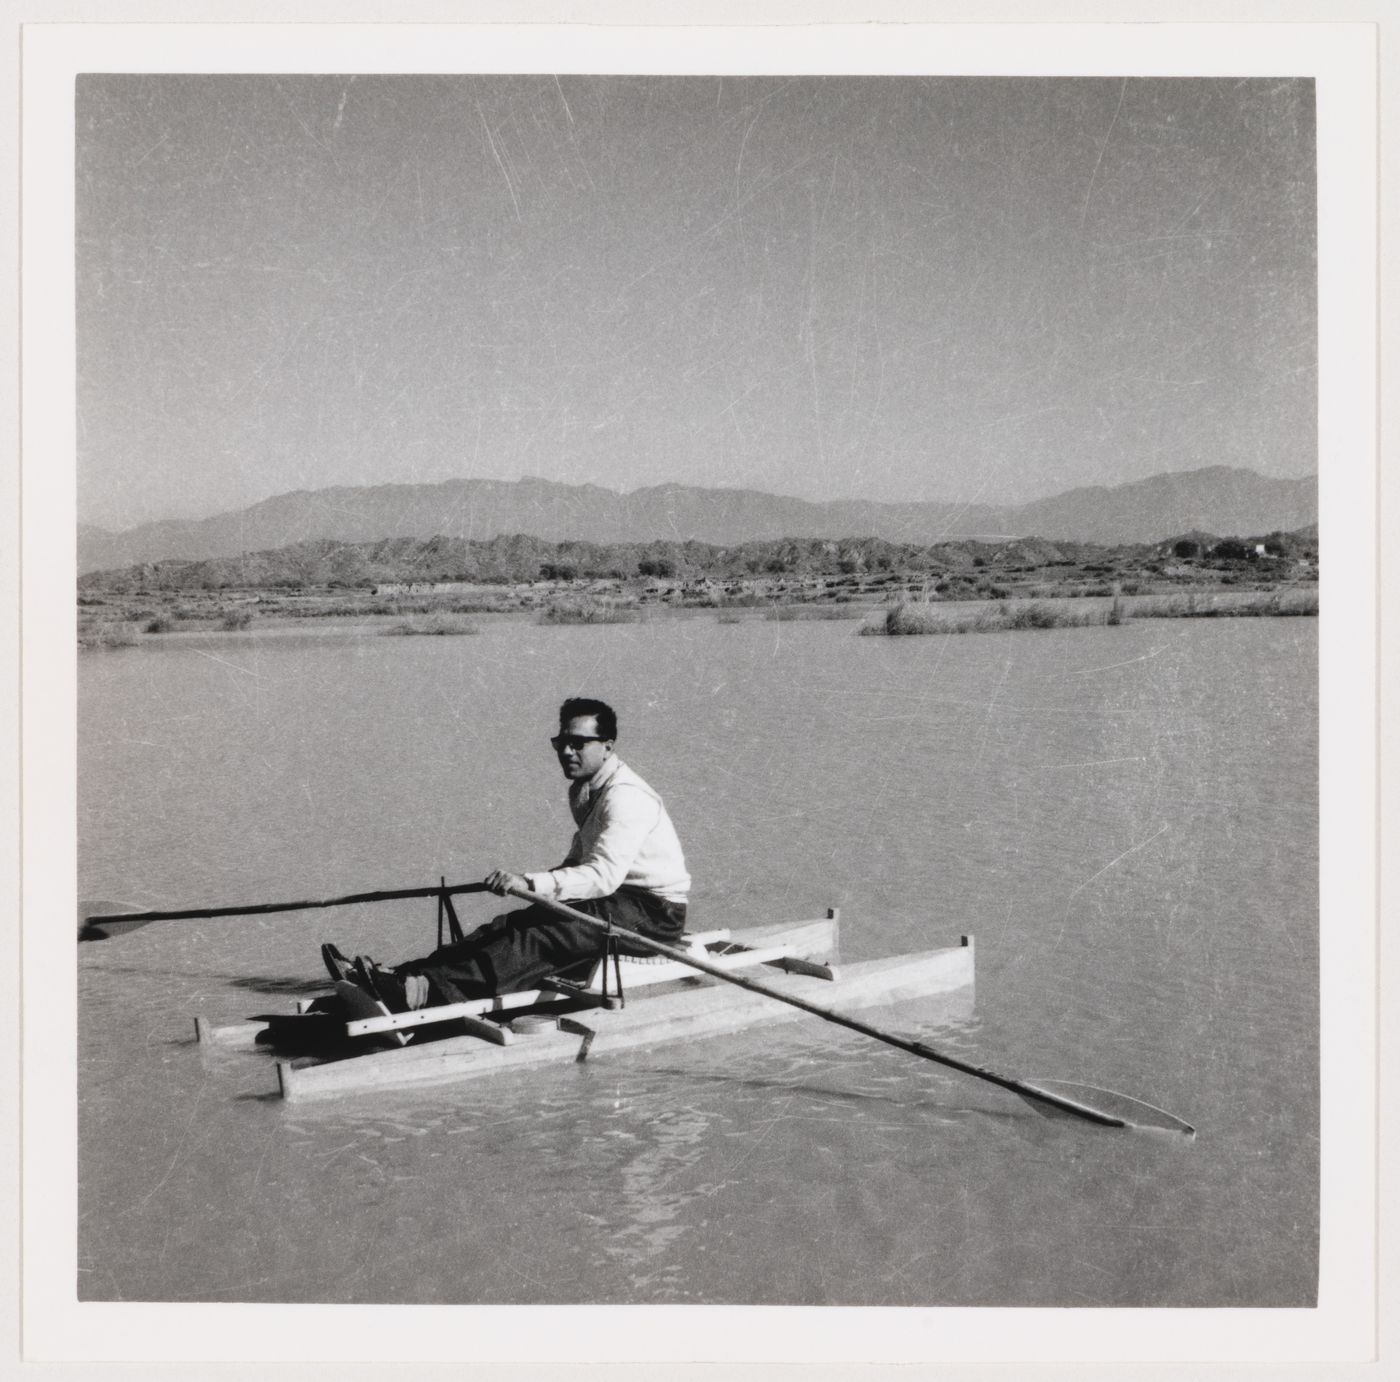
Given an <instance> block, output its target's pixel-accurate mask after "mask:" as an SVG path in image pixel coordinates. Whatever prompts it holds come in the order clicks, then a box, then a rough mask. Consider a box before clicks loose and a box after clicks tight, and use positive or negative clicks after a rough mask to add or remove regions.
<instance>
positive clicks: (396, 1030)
mask: <svg viewBox="0 0 1400 1382" xmlns="http://www.w3.org/2000/svg"><path fill="white" fill-rule="evenodd" d="M838 920H839V918H838V915H837V913H836V912H835V911H834V910H833V911H832V912H830V913H829V914H828V915H827V917H825V918H824V919H821V920H817V921H806V922H797V923H793V924H790V925H786V926H768V927H759V928H756V929H753V930H739V931H733V932H730V931H727V930H720V931H707V932H702V933H698V934H696V935H692V936H687V937H685V938H684V940H683V942H681V943H680V946H679V947H678V948H682V949H684V950H685V951H686V952H687V953H688V954H689V955H691V956H693V957H695V958H696V959H698V960H700V961H701V962H702V963H703V964H705V965H707V966H709V967H710V968H711V969H718V970H723V971H724V972H725V973H726V974H729V975H731V976H732V977H733V980H734V981H735V982H743V981H744V978H745V976H751V977H752V978H753V979H754V980H756V981H758V982H760V983H761V984H762V986H763V988H765V989H767V990H769V991H770V992H772V993H781V994H784V995H786V996H787V997H788V998H790V999H792V1000H796V1001H798V1002H803V1001H805V1002H806V1003H808V1004H813V1005H817V1006H818V1007H820V1008H828V1007H830V1008H839V1009H841V1010H842V1011H844V1012H852V1011H856V1010H859V1009H868V1008H871V1007H879V1006H887V1005H894V1004H899V1003H908V1002H910V1001H911V1000H915V999H926V998H931V997H935V996H938V995H950V996H951V995H956V996H957V997H958V998H960V999H962V1000H963V1002H961V1003H959V1004H958V1007H959V1010H960V1012H962V1011H964V1010H970V1007H971V1000H972V992H973V982H974V950H973V945H972V941H971V938H970V937H966V936H965V937H963V938H962V943H961V944H960V945H956V946H951V947H949V948H947V949H942V950H933V951H927V952H924V953H920V954H914V955H900V956H895V957H892V958H889V959H883V960H869V961H866V962H863V963H860V964H855V965H851V966H850V967H849V968H844V969H841V970H839V971H838V970H837V969H836V968H835V962H836V956H837V937H838ZM336 989H337V992H338V993H339V994H340V996H341V999H342V1005H341V1006H342V1011H340V1012H339V1013H329V1012H326V1011H316V1010H315V1007H316V1005H314V1004H313V1003H312V1002H307V1003H303V1004H301V1005H300V1010H299V1011H298V1012H296V1013H287V1014H282V1015H276V1014H274V1015H268V1016H264V1017H259V1018H256V1019H253V1020H251V1021H248V1022H244V1023H239V1024H237V1025H234V1026H227V1027H215V1026H211V1025H210V1024H209V1023H207V1022H206V1021H205V1020H203V1019H202V1018H197V1019H196V1020H195V1031H196V1035H197V1036H198V1039H199V1041H200V1042H201V1043H205V1044H207V1045H210V1046H222V1047H235V1048H236V1047H242V1048H244V1049H252V1048H268V1049H271V1050H272V1051H273V1053H274V1054H276V1055H278V1056H279V1059H278V1060H277V1077H278V1085H279V1088H280V1091H281V1094H282V1097H283V1098H285V1099H289V1100H306V1099H315V1098H321V1097H325V1096H329V1095H336V1094H346V1093H351V1092H354V1091H358V1090H371V1089H379V1088H389V1087H402V1086H413V1085H425V1084H436V1083H445V1082H450V1081H457V1080H467V1079H473V1078H476V1077H477V1076H482V1075H493V1074H496V1073H498V1072H501V1071H508V1070H524V1069H528V1068H530V1067H534V1066H540V1065H547V1064H558V1063H567V1062H570V1061H580V1060H583V1059H584V1058H585V1057H588V1058H589V1059H593V1058H595V1057H597V1056H599V1055H603V1054H607V1053H611V1052H615V1051H625V1050H631V1049H636V1048H641V1047H648V1046H657V1045H661V1044H662V1043H664V1042H669V1041H681V1040H687V1039H691V1040H693V1039H697V1038H702V1037H710V1036H719V1035H722V1034H725V1033H730V1032H737V1031H741V1030H743V1029H745V1028H748V1027H755V1026H760V1025H771V1024H774V1023H779V1022H784V1021H792V1020H794V1019H796V1018H799V1017H801V1016H803V1010H802V1009H801V1008H799V1007H793V1006H789V1004H788V1003H786V1002H781V1001H779V1002H775V1001H774V999H773V997H770V996H767V995H766V994H765V993H763V992H761V991H749V990H746V989H743V988H739V987H734V986H733V984H732V983H724V982H720V981H718V980H717V979H716V978H713V977H711V976H710V975H707V974H704V973H700V972H697V970H696V969H695V968H694V967H692V966H689V965H686V964H683V963H681V962H680V961H678V960H673V959H666V958H662V957H648V958H645V959H632V958H629V957H626V956H622V957H616V956H615V957H613V959H611V960H609V961H600V962H599V963H598V964H596V965H594V966H593V967H592V972H591V973H588V972H584V973H581V974H580V973H577V972H575V973H573V974H568V975H564V976H561V977H560V978H558V979H553V980H549V981H546V982H545V983H544V984H542V985H541V987H540V988H539V989H537V990H531V991H529V992H524V993H509V994H503V995H501V996H499V997H496V998H486V999H480V1000H477V1001H475V1002H469V1003H454V1004H450V1005H447V1006H443V1007H433V1008H424V1009H420V1010H418V1011H416V1012H409V1013H396V1014H391V1013H389V1012H388V1010H387V1009H385V1008H383V1007H382V1006H381V1005H379V1004H376V1003H375V1002H374V1000H373V999H371V998H369V996H368V995H366V994H364V993H363V991H362V990H360V989H357V988H355V986H354V985H352V984H342V985H337V986H336ZM619 992H620V996H619ZM320 1006H321V1007H322V1008H324V1007H325V1005H324V1004H321V1005H320ZM810 1010H811V1009H809V1011H810ZM294 1053H300V1054H294Z"/></svg>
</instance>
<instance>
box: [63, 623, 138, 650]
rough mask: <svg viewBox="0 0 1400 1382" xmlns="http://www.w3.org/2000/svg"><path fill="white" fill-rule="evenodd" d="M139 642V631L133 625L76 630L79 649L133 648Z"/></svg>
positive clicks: (98, 626) (99, 626) (94, 626)
mask: <svg viewBox="0 0 1400 1382" xmlns="http://www.w3.org/2000/svg"><path fill="white" fill-rule="evenodd" d="M140 642H141V630H140V629H139V628H137V626H136V625H135V624H128V623H120V624H112V623H103V624H93V625H89V626H88V627H87V628H80V629H79V630H78V647H80V648H91V649H104V648H134V647H136V646H137V644H139V643H140Z"/></svg>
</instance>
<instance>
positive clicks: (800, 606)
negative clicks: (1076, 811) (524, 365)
mask: <svg viewBox="0 0 1400 1382" xmlns="http://www.w3.org/2000/svg"><path fill="white" fill-rule="evenodd" d="M594 584H595V583H591V582H589V583H584V582H561V581H553V582H537V583H535V584H534V585H532V586H531V587H529V589H528V590H527V591H521V590H519V589H517V588H514V587H505V586H482V587H480V588H479V589H477V590H476V591H474V592H473V593H472V594H471V595H470V596H464V595H463V594H462V593H461V592H459V591H453V592H436V591H433V590H422V591H418V592H416V593H408V592H405V593H404V594H402V595H397V596H384V595H378V594H375V593H374V592H372V591H344V590H309V591H298V592H295V593H291V592H287V591H283V590H277V591H270V590H242V591H219V592H157V593H153V592H132V593H129V594H111V595H105V596H102V597H99V598H98V600H97V601H93V600H92V599H91V598H89V599H86V600H82V601H80V607H79V612H78V613H79V617H78V643H79V647H80V648H84V649H91V650H97V649H115V648H128V647H134V646H139V645H151V644H158V643H161V642H162V641H169V642H171V643H176V644H178V643H179V642H180V641H182V638H181V636H182V635H191V634H195V635H211V634H212V635H221V636H229V637H232V636H237V635H243V636H248V635H254V636H258V635H278V634H280V635H286V634H294V633H298V632H300V633H303V634H310V633H316V634H321V633H343V634H350V633H354V634H357V635H365V636H378V635H384V634H400V635H403V634H409V635H412V634H424V635H432V634H438V635H442V634H474V633H478V632H480V631H481V629H482V628H483V627H489V626H490V625H492V624H497V623H518V622H521V621H529V622H532V623H540V624H599V623H637V622H644V621H649V620H653V619H667V620H670V619H677V618H704V617H707V616H708V617H712V618H718V619H719V621H720V622H722V623H727V624H736V623H742V622H750V621H764V620H780V621H785V622H787V621H808V620H833V619H839V620H843V621H850V622H856V621H860V627H859V628H858V630H856V631H857V632H859V633H862V634H889V635H903V634H938V633H945V634H946V633H974V632H977V633H980V632H1004V631H1015V630H1021V629H1043V628H1064V627H1085V626H1090V625H1098V626H1103V625H1111V624H1116V623H1124V622H1128V621H1130V620H1138V619H1143V618H1220V617H1248V616H1255V617H1258V616H1270V615H1315V614H1317V612H1318V598H1317V582H1316V579H1311V580H1293V581H1284V582H1276V581H1268V580H1266V579H1257V580H1254V581H1249V582H1244V581H1241V580H1238V579H1237V580H1236V581H1234V582H1232V583H1230V584H1228V585H1227V584H1224V583H1222V582H1220V581H1218V580H1216V581H1192V582H1189V583H1183V582H1172V583H1161V582H1157V583H1143V582H1125V581H1118V582H1115V583H1114V585H1113V586H1103V585H1097V586H1094V587H1093V588H1091V589H1088V590H1086V589H1083V588H1076V587H1072V586H1070V585H1068V584H1066V585H1065V586H1063V587H1062V588H1059V589H1056V588H1054V587H1053V586H1047V585H1046V584H1045V583H1039V584H1037V585H1035V586H1033V587H1023V588H1021V589H1015V590H1010V591H1007V592H1006V593H1005V594H1002V593H995V594H991V595H986V594H978V595H975V596H973V597H972V598H968V599H957V598H947V597H945V596H939V595H937V594H934V593H932V592H931V591H929V592H928V593H927V594H925V591H926V590H927V583H923V582H918V581H913V582H901V583H899V584H897V585H894V584H892V585H888V586H884V587H876V588H867V589H865V590H852V589H851V588H849V587H842V586H839V585H838V586H837V587H836V588H835V589H823V590H820V591H805V592H803V591H769V592H766V593H764V594H757V593H750V594H747V595H745V596H741V597H739V598H737V599H736V598H730V599H714V598H701V597H699V596H696V595H695V594H694V593H692V594H691V595H690V596H689V597H684V596H680V595H677V596H676V597H674V598H668V597H667V596H666V595H664V594H661V595H658V594H656V593H653V594H651V595H647V594H646V593H645V592H642V593H640V594H631V595H629V594H621V595H619V594H616V593H613V592H610V591H598V590H595V589H592V588H590V587H591V586H593V585H594ZM1145 584H1146V585H1148V586H1149V587H1150V588H1144V585H1145ZM1129 586H1131V587H1132V588H1131V589H1128V587H1129ZM1115 588H1116V589H1115Z"/></svg>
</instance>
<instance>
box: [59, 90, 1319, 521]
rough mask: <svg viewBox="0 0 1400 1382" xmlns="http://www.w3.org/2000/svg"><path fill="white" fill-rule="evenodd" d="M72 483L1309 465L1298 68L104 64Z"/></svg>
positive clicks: (763, 479) (96, 116)
mask: <svg viewBox="0 0 1400 1382" xmlns="http://www.w3.org/2000/svg"><path fill="white" fill-rule="evenodd" d="M77 130H78V179H77V191H78V349H79V357H78V358H79V379H78V403H79V414H80V416H79V426H78V443H79V456H78V466H79V471H78V479H79V517H80V519H82V520H83V521H85V522H91V523H97V524H100V525H102V526H106V527H124V526H127V525H129V524H134V523H138V522H143V521H146V520H148V519H152V518H161V517H171V516H196V515H203V514H207V513H213V512H217V511H220V510H224V509H230V508H238V507H242V506H244V505H246V504H249V503H252V502H255V501H256V500H258V499H262V498H265V497H267V496H269V495H272V494H277V493H281V492H284V491H286V490H290V489H312V488H320V487H323V486H327V485H334V484H375V483H386V482H395V483H399V482H416V481H437V480H442V479H446V478H449V477H452V476H486V477H494V478H501V479H514V478H518V477H519V476H522V475H539V476H544V477H547V478H550V479H556V480H561V481H569V482H574V483H581V482H584V481H590V482H593V483H596V484H602V485H607V486H609V487H611V488H616V489H633V488H636V487H638V486H640V485H649V484H658V483H663V482H666V481H677V482H680V483H688V484H705V485H727V486H744V487H749V488H755V489H765V490H770V491H774V492H778V493H785V494H795V495H801V496H803V497H807V498H817V499H821V498H838V497H854V496H862V497H866V498H871V499H881V500H898V499H974V498H977V499H982V500H984V501H986V502H1019V501H1024V500H1027V499H1031V498H1035V497H1037V496H1041V495H1045V494H1050V493H1054V492H1057V491H1060V490H1063V489H1068V488H1071V487H1073V486H1076V485H1082V484H1117V483H1122V482H1124V481H1127V480H1132V479H1137V478H1140V477H1143V476H1146V475H1151V474H1155V473H1157V472H1160V471H1164V470H1186V469H1193V468H1195V467H1198V466H1204V465H1215V464H1224V465H1241V466H1248V467H1251V468H1253V469H1255V470H1258V471H1261V472H1263V473H1265V474H1269V475H1280V476H1292V475H1301V474H1305V473H1308V472H1311V471H1312V470H1314V469H1315V467H1316V445H1315V434H1316V355H1315V349H1316V342H1315V335H1316V332H1315V323H1316V314H1315V303H1314V282H1315V274H1314V244H1315V237H1314V225H1315V215H1314V197H1313V173H1314V151H1313V130H1314V124H1313V102H1312V84H1311V82H1307V81H1296V82H1290V81H1274V80H1238V81H1237V80H1194V79H1192V80H1165V79H1152V80H1141V79H1129V80H1126V81H1119V80H1102V79H1064V78H1044V79H991V78H981V77H974V78H969V77H960V78H927V79H924V78H898V79H884V78H878V79H872V78H834V77H831V78H821V77H799V78H788V77H773V78H744V79H739V78H733V77H725V78H722V79H721V78H713V79H704V78H676V77H621V78H617V77H609V78H591V77H562V78H559V79H558V80H556V79H555V78H553V77H548V76H544V77H421V76H396V77H364V76H360V77H346V78H342V77H329V76H322V77H316V76H309V77H308V76H233V77H207V76H196V77H171V76H151V77H146V76H85V77H82V78H80V79H79V83H78V92H77Z"/></svg>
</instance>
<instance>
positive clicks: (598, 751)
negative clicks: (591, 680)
mask: <svg viewBox="0 0 1400 1382" xmlns="http://www.w3.org/2000/svg"><path fill="white" fill-rule="evenodd" d="M553 742H554V752H555V753H556V754H557V755H558V757H559V766H560V767H561V768H562V769H563V770H564V776H565V777H567V778H568V779H569V781H570V782H581V781H584V780H585V779H587V778H590V777H592V776H593V774H594V773H596V772H597V771H598V769H599V768H601V767H602V766H603V764H604V763H605V762H607V759H608V755H609V754H610V753H612V740H611V739H600V738H599V737H598V721H597V718H596V717H595V716H592V715H575V716H574V718H573V719H572V720H568V721H566V722H565V723H564V724H562V725H560V726H559V737H558V738H557V739H555V740H554V741H553Z"/></svg>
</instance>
